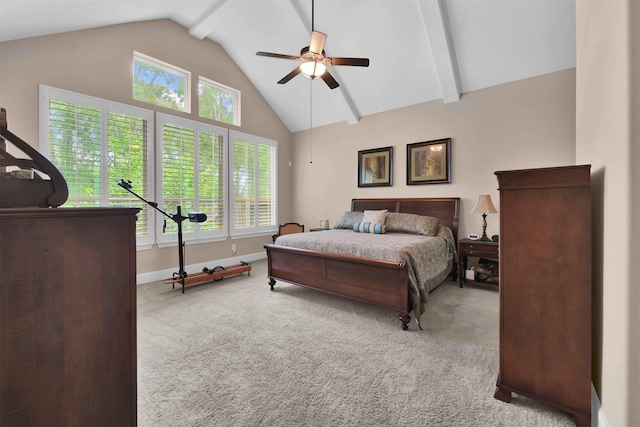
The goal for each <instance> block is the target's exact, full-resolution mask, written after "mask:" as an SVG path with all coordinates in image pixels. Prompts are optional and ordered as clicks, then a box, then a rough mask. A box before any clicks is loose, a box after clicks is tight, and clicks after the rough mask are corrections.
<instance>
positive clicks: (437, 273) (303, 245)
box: [275, 226, 457, 325]
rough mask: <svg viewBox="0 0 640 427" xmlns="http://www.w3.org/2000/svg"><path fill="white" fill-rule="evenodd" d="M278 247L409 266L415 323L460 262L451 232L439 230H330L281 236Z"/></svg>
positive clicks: (445, 228) (277, 240) (277, 241)
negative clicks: (432, 233)
mask: <svg viewBox="0 0 640 427" xmlns="http://www.w3.org/2000/svg"><path fill="white" fill-rule="evenodd" d="M275 243H276V245H281V246H288V247H293V248H300V249H310V250H316V251H321V252H331V253H338V254H343V255H353V256H359V257H364V258H373V259H380V260H384V261H392V262H404V263H406V264H407V270H408V274H409V282H410V286H411V288H410V292H409V294H410V297H411V304H412V308H413V313H414V316H415V318H416V322H417V323H418V325H420V316H421V315H422V312H423V310H424V304H425V303H426V302H427V298H428V295H429V292H430V291H431V290H432V289H434V288H435V287H436V286H438V285H439V284H440V283H442V281H443V280H444V279H445V278H446V277H447V275H448V274H449V273H450V271H451V268H452V266H453V264H454V263H455V262H457V253H456V249H455V241H454V238H453V234H452V232H451V230H450V229H449V228H447V227H444V226H439V228H438V232H437V233H436V235H435V236H433V237H427V236H423V235H418V234H405V233H385V234H369V233H356V232H354V231H352V230H345V229H339V230H327V231H319V232H313V233H297V234H287V235H284V236H280V237H278V238H277V239H276V242H275Z"/></svg>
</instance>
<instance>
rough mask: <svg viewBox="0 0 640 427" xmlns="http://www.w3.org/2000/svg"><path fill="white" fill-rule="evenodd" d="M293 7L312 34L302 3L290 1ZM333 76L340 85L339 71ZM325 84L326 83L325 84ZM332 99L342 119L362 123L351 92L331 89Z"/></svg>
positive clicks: (339, 88)
mask: <svg viewBox="0 0 640 427" xmlns="http://www.w3.org/2000/svg"><path fill="white" fill-rule="evenodd" d="M289 3H290V4H291V6H293V9H294V10H295V11H296V14H297V15H298V18H299V19H300V23H302V25H303V26H304V28H306V29H307V32H309V34H311V22H310V21H309V20H308V18H307V16H306V15H305V12H304V10H303V9H302V6H301V5H300V2H299V1H297V0H289ZM330 72H331V75H332V76H333V77H334V78H335V79H336V81H337V82H338V83H340V78H339V76H338V71H337V70H336V69H335V68H334V69H332V70H330ZM323 84H324V83H323ZM331 99H333V102H334V103H335V104H336V106H337V107H338V110H339V111H340V112H341V113H342V117H344V119H345V120H346V122H347V123H349V124H350V125H355V124H357V123H358V122H359V121H360V114H359V113H358V110H357V109H356V106H355V105H354V104H353V101H352V100H351V97H350V96H349V92H347V90H346V89H345V88H344V86H343V85H342V84H341V85H340V86H338V87H337V88H335V89H331Z"/></svg>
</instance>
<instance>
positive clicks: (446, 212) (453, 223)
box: [351, 197, 460, 243]
mask: <svg viewBox="0 0 640 427" xmlns="http://www.w3.org/2000/svg"><path fill="white" fill-rule="evenodd" d="M382 209H386V210H387V211H389V212H402V213H411V214H416V215H425V216H433V217H436V218H439V219H440V223H441V224H442V225H445V226H447V227H449V228H450V229H451V231H452V232H453V237H454V238H455V239H456V243H457V242H458V221H459V218H460V198H459V197H439V198H414V199H410V198H402V199H352V200H351V211H352V212H357V211H364V210H382Z"/></svg>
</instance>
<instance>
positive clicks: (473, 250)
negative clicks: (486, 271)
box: [458, 242, 498, 258]
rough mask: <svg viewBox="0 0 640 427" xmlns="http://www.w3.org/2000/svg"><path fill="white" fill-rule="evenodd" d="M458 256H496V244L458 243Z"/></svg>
mask: <svg viewBox="0 0 640 427" xmlns="http://www.w3.org/2000/svg"><path fill="white" fill-rule="evenodd" d="M458 250H459V254H458V255H459V256H472V257H487V258H497V257H498V245H497V244H483V243H476V242H474V243H460V247H459V249H458Z"/></svg>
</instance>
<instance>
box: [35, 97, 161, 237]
mask: <svg viewBox="0 0 640 427" xmlns="http://www.w3.org/2000/svg"><path fill="white" fill-rule="evenodd" d="M40 99H41V101H40V108H41V114H40V117H41V122H40V128H41V132H40V135H41V141H40V149H41V151H42V153H43V154H44V155H45V156H47V157H48V158H49V159H50V160H51V162H52V163H53V164H54V165H55V166H56V167H57V168H58V169H59V170H60V172H61V173H62V175H63V176H64V178H65V180H66V181H67V186H68V187H69V198H68V200H67V202H66V203H65V204H64V206H65V207H99V206H119V207H138V208H141V209H142V211H141V212H140V213H139V214H138V220H137V221H136V240H137V244H138V245H139V246H149V245H151V244H152V243H153V233H152V230H153V217H152V216H150V215H149V209H150V207H149V206H148V205H146V204H145V203H144V202H142V201H140V200H139V199H138V198H136V197H135V196H133V195H131V194H130V193H128V192H127V191H125V190H124V189H122V188H121V187H119V186H118V185H117V184H116V183H117V181H118V180H119V179H128V180H131V181H132V187H133V190H134V191H135V192H136V193H137V194H139V195H141V196H142V197H144V198H147V199H148V197H149V195H150V189H151V188H152V187H153V178H152V177H153V174H152V172H153V171H152V170H150V168H149V166H150V164H152V163H151V162H150V159H151V158H152V157H153V150H152V145H150V144H149V141H150V140H152V139H153V134H152V130H151V129H152V126H151V123H152V120H153V113H152V112H151V111H149V110H145V109H142V108H137V107H130V106H127V105H123V104H119V103H115V102H110V101H105V100H102V99H99V98H94V97H91V96H87V95H82V94H78V93H74V92H69V91H65V90H61V89H56V88H52V87H48V86H44V85H41V86H40Z"/></svg>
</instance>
